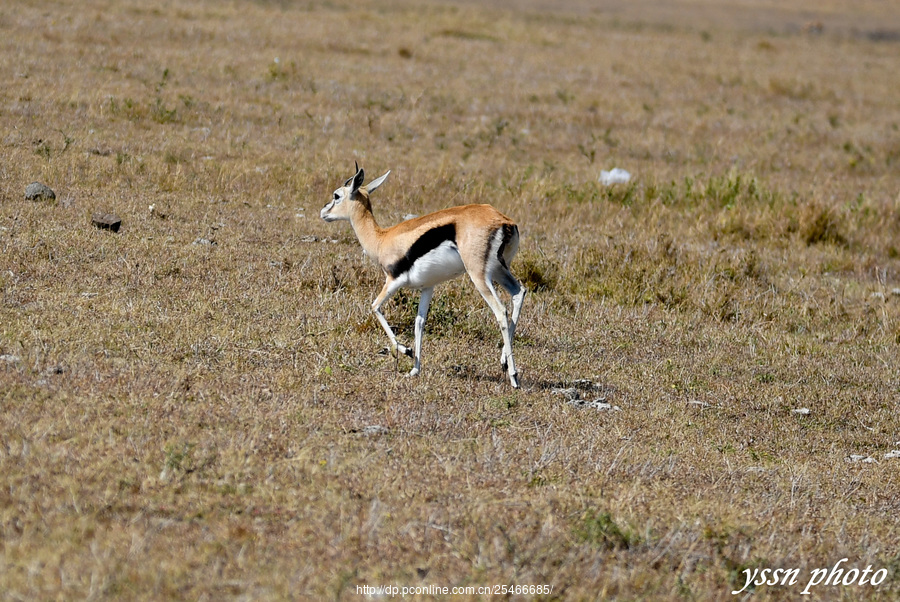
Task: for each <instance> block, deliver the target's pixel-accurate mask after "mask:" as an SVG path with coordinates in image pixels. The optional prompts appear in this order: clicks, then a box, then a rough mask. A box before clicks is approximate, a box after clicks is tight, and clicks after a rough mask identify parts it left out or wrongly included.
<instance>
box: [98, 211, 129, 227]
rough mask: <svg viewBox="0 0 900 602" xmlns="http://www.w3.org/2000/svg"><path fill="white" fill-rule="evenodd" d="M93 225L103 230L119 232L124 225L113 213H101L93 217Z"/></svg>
mask: <svg viewBox="0 0 900 602" xmlns="http://www.w3.org/2000/svg"><path fill="white" fill-rule="evenodd" d="M91 223H92V224H93V225H94V226H96V227H97V228H100V229H101V230H112V231H113V232H118V231H119V226H121V225H122V219H121V218H120V217H119V216H118V215H115V214H113V213H103V212H102V211H99V212H97V213H95V214H94V215H92V216H91Z"/></svg>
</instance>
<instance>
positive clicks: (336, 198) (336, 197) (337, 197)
mask: <svg viewBox="0 0 900 602" xmlns="http://www.w3.org/2000/svg"><path fill="white" fill-rule="evenodd" d="M339 198H341V195H339V194H338V193H336V192H335V193H334V200H338V199H339Z"/></svg>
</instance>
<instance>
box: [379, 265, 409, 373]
mask: <svg viewBox="0 0 900 602" xmlns="http://www.w3.org/2000/svg"><path fill="white" fill-rule="evenodd" d="M399 288H400V285H399V284H398V283H397V281H396V280H390V279H388V281H387V282H385V283H384V286H383V287H381V292H380V293H378V297H376V298H375V301H373V302H372V311H373V312H375V317H376V318H377V319H378V323H379V324H381V327H382V328H383V329H384V331H385V332H386V333H387V335H388V338H389V339H390V340H391V353H395V352H396V353H402V354H404V355H408V356H410V357H412V351H411V350H410V349H409V348H408V347H404V346H403V345H401V344H400V343H398V342H397V337H396V336H394V331H393V330H391V326H390V324H388V323H387V320H386V319H385V317H384V314H383V313H381V306H382V305H384V304H385V303H386V302H387V301H388V299H390V298H391V297H393V296H394V293H396V292H397V290H398V289H399Z"/></svg>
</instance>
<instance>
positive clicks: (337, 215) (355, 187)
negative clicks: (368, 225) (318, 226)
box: [320, 163, 391, 222]
mask: <svg viewBox="0 0 900 602" xmlns="http://www.w3.org/2000/svg"><path fill="white" fill-rule="evenodd" d="M390 173H391V172H390V171H388V172H387V173H386V174H384V175H383V176H381V177H380V178H376V179H375V180H372V181H371V182H369V184H368V185H366V186H363V185H362V183H363V180H364V179H365V177H366V172H365V171H364V170H363V169H360V167H359V164H358V163H357V164H356V175H354V176H352V177H350V178H347V181H346V182H344V185H343V186H341V187H340V188H338V189H337V190H335V191H334V194H333V195H332V198H331V202H330V203H328V204H327V205H325V206H324V207H322V211H321V213H320V215H321V216H322V219H323V220H325V221H326V222H335V221H338V220H349V219H350V217H351V216H352V215H353V209H354V205H355V204H356V203H361V204H362V206H363V207H365V208H366V209H367V210H369V211H371V209H372V207H371V206H370V205H369V193H371V192H373V191H374V190H375V189H376V188H378V187H379V186H381V185H382V184H383V183H384V181H385V180H386V179H387V177H388V174H390Z"/></svg>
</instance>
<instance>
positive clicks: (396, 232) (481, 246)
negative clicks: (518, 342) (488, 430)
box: [321, 165, 525, 388]
mask: <svg viewBox="0 0 900 602" xmlns="http://www.w3.org/2000/svg"><path fill="white" fill-rule="evenodd" d="M389 173H391V172H387V173H386V174H384V175H383V176H381V177H380V178H377V179H375V180H373V181H371V182H369V184H368V186H363V185H362V184H363V179H364V178H365V173H364V172H363V170H362V169H359V166H358V165H357V172H356V175H355V176H353V177H352V178H349V179H348V180H347V181H346V182H344V185H343V186H341V187H340V188H338V189H337V190H335V191H334V196H333V198H332V200H331V202H330V203H328V204H327V205H325V207H324V208H323V209H322V213H321V215H322V219H324V220H325V221H327V222H333V221H337V220H348V221H349V222H350V225H351V226H352V227H353V231H354V232H355V233H356V237H357V238H359V242H360V244H361V245H362V247H363V250H365V252H366V254H367V255H368V256H369V257H371V258H372V259H374V260H375V261H376V262H377V263H378V265H379V266H381V269H382V270H384V275H385V283H384V287H382V289H381V292H380V293H379V294H378V297H377V298H376V299H375V301H374V302H373V303H372V311H374V312H375V317H377V318H378V322H379V323H380V324H381V326H382V328H384V331H385V332H386V333H387V335H388V338H389V339H390V340H391V347H392V349H393V350H394V351H395V352H399V353H404V354H406V355H409V356H411V357H412V358H413V361H414V365H413V369H412V370H411V371H410V373H409V374H410V376H415V375H416V374H418V373H419V370H420V368H421V365H422V332H423V330H424V327H425V317H426V316H427V315H428V305H429V304H430V303H431V297H432V295H433V294H434V287H435V285H437V284H440V283H441V282H445V281H447V280H450V279H451V278H456V277H457V276H459V275H461V274H463V273H468V274H469V277H470V278H471V279H472V282H473V283H474V284H475V288H477V289H478V292H479V293H481V296H482V297H484V300H485V301H487V304H488V305H489V306H490V308H491V310H492V311H493V312H494V316H495V317H496V318H497V322H498V323H499V324H500V332H501V333H502V334H503V351H502V352H501V354H500V365H501V366H502V367H503V370H504V371H506V372H507V373H508V374H509V382H510V383H512V386H513V387H516V388H518V386H519V379H518V374H517V373H516V365H515V362H514V361H513V353H512V342H513V337H514V336H515V334H516V324H517V323H518V321H519V314H520V313H521V311H522V301H523V300H524V299H525V288H524V287H522V285H521V284H520V283H519V281H518V280H516V278H515V276H513V275H512V273H510V271H509V262H510V261H512V258H513V257H514V256H515V254H516V251H517V250H518V248H519V229H518V227H517V226H516V224H515V222H513V221H512V220H510V219H509V218H508V217H506V216H505V215H503V214H502V213H500V212H499V211H497V210H496V209H494V208H493V207H491V206H490V205H465V206H462V207H452V208H450V209H444V210H442V211H437V212H435V213H429V214H428V215H424V216H422V217H417V218H414V219H410V220H407V221H405V222H401V223H399V224H397V225H396V226H392V227H390V228H380V227H379V226H378V224H377V223H376V222H375V216H373V215H372V205H371V204H370V202H369V194H371V193H372V191H374V190H375V189H376V188H378V187H379V186H380V185H381V184H382V183H384V181H385V179H387V177H388V174H389ZM494 281H497V282H498V283H499V284H500V286H502V287H503V288H504V289H506V291H507V292H508V293H509V294H510V295H511V296H512V317H511V319H508V318H507V313H506V305H505V304H504V303H503V301H501V300H500V296H499V295H498V294H497V290H496V289H495V288H494ZM401 288H410V289H418V290H420V291H422V296H421V298H420V300H419V314H418V316H416V326H415V333H416V342H415V352H414V353H413V352H411V351H410V349H408V348H407V347H404V346H403V345H400V344H399V343H397V337H395V336H394V331H393V330H391V327H390V325H388V323H387V320H385V318H384V315H383V314H382V313H381V306H382V305H384V304H385V302H386V301H387V300H388V299H390V298H391V296H392V295H393V294H394V293H396V292H397V291H398V290H399V289H401Z"/></svg>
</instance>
